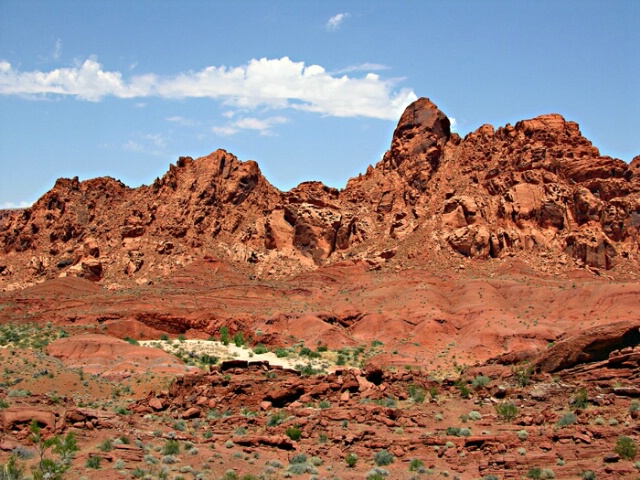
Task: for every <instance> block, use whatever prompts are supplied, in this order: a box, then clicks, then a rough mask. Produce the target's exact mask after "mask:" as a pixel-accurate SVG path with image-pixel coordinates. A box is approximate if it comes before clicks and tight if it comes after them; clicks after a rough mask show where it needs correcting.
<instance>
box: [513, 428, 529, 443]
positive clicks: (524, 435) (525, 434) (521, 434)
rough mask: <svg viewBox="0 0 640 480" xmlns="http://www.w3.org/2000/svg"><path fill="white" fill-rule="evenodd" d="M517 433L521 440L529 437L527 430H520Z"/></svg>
mask: <svg viewBox="0 0 640 480" xmlns="http://www.w3.org/2000/svg"><path fill="white" fill-rule="evenodd" d="M516 435H517V436H518V438H519V439H520V440H522V441H523V442H524V441H525V440H526V439H527V438H529V432H527V431H526V430H518V432H517V433H516Z"/></svg>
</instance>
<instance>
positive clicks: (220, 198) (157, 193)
mask: <svg viewBox="0 0 640 480" xmlns="http://www.w3.org/2000/svg"><path fill="white" fill-rule="evenodd" d="M639 178H640V177H639V172H638V157H636V159H634V161H633V162H632V163H631V165H627V164H626V163H625V162H623V161H621V160H616V159H612V158H609V157H601V156H600V154H599V152H598V149H597V148H595V147H594V146H592V145H591V143H590V142H589V141H588V140H587V139H586V138H584V137H583V136H582V135H581V133H580V130H579V127H578V125H577V124H576V123H575V122H570V121H566V120H565V119H564V118H563V117H562V116H560V115H557V114H550V115H542V116H540V117H537V118H534V119H531V120H524V121H521V122H518V123H517V124H516V125H515V126H512V125H507V126H505V127H501V128H498V129H497V130H496V129H494V127H492V126H490V125H483V126H482V127H480V128H479V129H478V130H476V131H475V132H473V133H470V134H469V135H467V136H466V137H465V138H464V139H461V138H460V137H459V136H458V135H457V134H455V133H451V131H450V122H449V119H448V118H447V117H446V115H445V114H444V113H443V112H442V111H440V110H439V109H438V107H437V106H436V105H435V104H434V103H433V102H431V101H430V100H428V99H426V98H421V99H419V100H417V101H416V102H414V103H413V104H411V105H409V106H408V107H407V109H406V110H405V112H404V113H403V115H402V117H401V118H400V121H399V123H398V126H397V128H396V130H395V132H394V135H393V138H392V141H391V147H390V149H389V151H388V152H387V153H385V155H384V156H383V158H382V160H381V161H380V162H379V163H378V164H377V165H376V166H375V167H369V168H368V170H367V172H366V173H365V174H363V175H360V176H358V177H357V178H353V179H351V180H350V181H349V182H348V184H347V186H346V188H345V189H343V190H340V191H339V190H336V189H333V188H329V187H326V186H324V185H322V184H321V183H319V182H306V183H303V184H301V185H299V186H298V187H296V188H294V189H292V190H291V191H289V192H281V191H279V190H278V189H276V188H275V187H273V186H272V185H271V184H270V183H269V182H268V181H267V180H266V179H265V178H264V177H263V176H262V174H261V172H260V169H259V167H258V165H257V163H255V162H253V161H246V162H243V161H240V160H238V159H237V158H236V157H235V156H233V155H232V154H230V153H228V152H225V151H224V150H218V151H216V152H214V153H212V154H211V155H208V156H206V157H202V158H199V159H197V160H193V159H192V158H190V157H181V158H180V159H179V160H178V162H177V164H176V165H171V166H170V169H169V171H168V172H167V173H166V174H165V175H164V176H163V177H162V178H159V179H157V180H156V181H155V182H154V183H153V184H152V185H150V186H142V187H139V188H135V189H132V188H128V187H127V186H125V185H123V184H122V183H121V182H119V181H117V180H114V179H112V178H108V177H107V178H97V179H93V180H87V181H84V182H79V181H78V179H77V178H75V179H71V180H69V179H60V180H58V181H57V182H56V184H55V186H54V188H53V189H52V190H51V191H49V192H48V193H46V194H45V195H44V196H43V197H42V198H41V199H40V200H38V201H37V202H36V203H35V205H34V206H33V207H32V208H30V209H26V210H24V211H22V212H18V213H15V212H14V213H12V214H11V215H3V219H2V222H1V223H0V250H1V251H2V254H1V255H0V282H1V283H0V287H2V286H3V285H9V284H11V285H14V286H18V287H19V286H20V285H21V284H24V283H25V282H29V281H33V280H35V279H39V278H53V277H57V276H60V275H75V276H84V277H86V278H90V279H93V280H105V279H106V280H110V281H121V280H123V279H126V278H129V277H132V278H141V277H145V276H149V275H154V274H162V275H166V274H168V273H171V272H172V271H174V270H175V269H176V268H180V267H181V266H182V265H185V264H188V263H190V262H191V261H192V260H193V259H195V258H202V256H204V255H215V256H216V257H220V258H226V259H228V260H229V261H232V262H235V263H237V264H243V265H246V266H247V267H248V268H250V269H252V270H253V271H254V273H255V274H256V275H259V276H262V275H266V274H275V275H280V276H283V275H289V274H293V273H296V272H300V271H304V270H308V269H313V268H316V267H317V266H319V265H326V264H331V263H335V262H339V261H344V260H345V259H356V260H357V259H362V260H364V261H367V262H373V263H376V262H380V261H381V259H382V260H384V261H388V260H389V259H391V258H393V259H394V261H396V262H398V263H402V262H406V261H408V260H409V259H413V260H414V261H418V262H421V261H427V260H428V259H429V258H432V257H433V256H435V255H441V256H446V257H449V258H454V259H455V257H458V256H459V257H472V258H477V259H487V258H502V257H504V256H506V255H512V254H514V253H515V254H520V253H522V254H524V255H526V256H527V258H529V259H530V260H531V261H533V263H534V264H535V262H536V261H537V260H536V259H540V258H546V259H549V258H551V259H555V263H554V268H557V269H559V270H560V271H561V270H562V269H564V268H565V267H566V268H569V267H571V268H573V267H575V266H576V265H588V266H591V267H594V268H597V269H607V270H611V269H615V267H616V266H617V265H620V264H624V265H626V266H629V265H637V259H638V240H639V233H638V232H639V229H640V180H639ZM16 254H18V255H16ZM454 261H455V260H454ZM383 263H384V262H383Z"/></svg>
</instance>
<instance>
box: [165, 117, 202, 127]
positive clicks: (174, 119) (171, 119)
mask: <svg viewBox="0 0 640 480" xmlns="http://www.w3.org/2000/svg"><path fill="white" fill-rule="evenodd" d="M165 120H166V121H167V122H171V123H177V124H178V125H182V126H183V127H194V126H196V125H198V122H196V121H195V120H191V119H190V118H184V117H181V116H180V115H175V116H173V117H167V118H165Z"/></svg>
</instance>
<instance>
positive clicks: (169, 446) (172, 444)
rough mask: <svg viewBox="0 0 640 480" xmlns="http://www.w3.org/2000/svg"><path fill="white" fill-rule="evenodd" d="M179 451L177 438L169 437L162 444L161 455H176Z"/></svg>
mask: <svg viewBox="0 0 640 480" xmlns="http://www.w3.org/2000/svg"><path fill="white" fill-rule="evenodd" d="M179 452H180V443H179V442H178V441H177V440H173V439H169V440H167V441H166V442H164V445H163V446H162V454H163V455H177V454H178V453H179Z"/></svg>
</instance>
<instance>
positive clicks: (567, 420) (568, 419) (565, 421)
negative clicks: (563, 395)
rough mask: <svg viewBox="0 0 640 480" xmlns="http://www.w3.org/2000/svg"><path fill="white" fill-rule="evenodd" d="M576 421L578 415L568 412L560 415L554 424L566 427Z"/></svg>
mask: <svg viewBox="0 0 640 480" xmlns="http://www.w3.org/2000/svg"><path fill="white" fill-rule="evenodd" d="M577 421H578V417H577V416H576V414H575V413H572V412H569V413H565V414H564V415H562V417H560V419H559V420H558V423H557V424H556V425H558V426H559V427H566V426H568V425H572V424H574V423H576V422H577Z"/></svg>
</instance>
